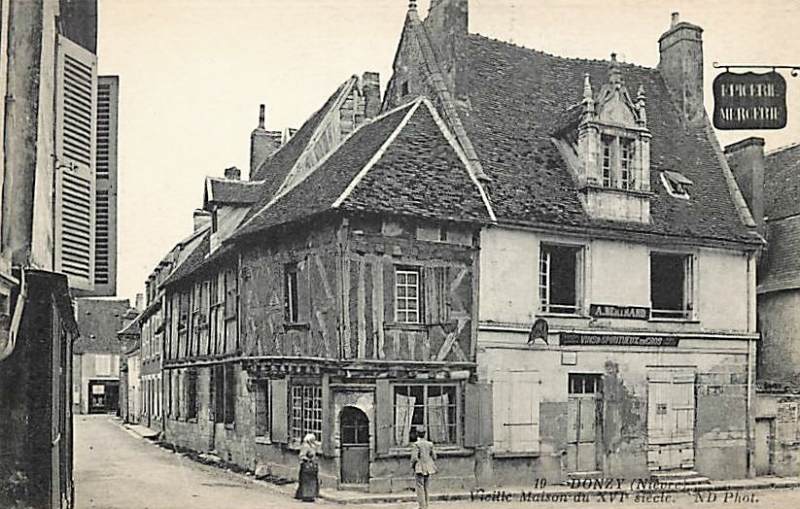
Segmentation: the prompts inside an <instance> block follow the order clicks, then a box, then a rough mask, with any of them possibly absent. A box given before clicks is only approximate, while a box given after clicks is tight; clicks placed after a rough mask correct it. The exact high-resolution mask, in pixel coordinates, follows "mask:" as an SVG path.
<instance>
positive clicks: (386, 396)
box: [375, 378, 394, 454]
mask: <svg viewBox="0 0 800 509" xmlns="http://www.w3.org/2000/svg"><path fill="white" fill-rule="evenodd" d="M392 403H393V401H392V386H391V385H389V380H387V379H383V378H379V379H377V380H375V449H376V451H377V453H378V454H385V453H387V452H389V448H390V447H391V446H392V435H393V433H392V430H393V428H394V427H393V414H394V405H393V404H392Z"/></svg>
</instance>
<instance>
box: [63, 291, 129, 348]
mask: <svg viewBox="0 0 800 509" xmlns="http://www.w3.org/2000/svg"><path fill="white" fill-rule="evenodd" d="M129 309H130V303H129V302H128V299H99V298H80V299H76V300H75V318H76V321H77V323H78V330H79V331H80V337H78V338H77V339H76V340H75V342H74V343H73V346H72V350H73V352H74V353H121V351H122V346H123V343H121V342H120V340H119V339H118V338H117V331H118V330H119V329H121V328H122V326H123V324H124V323H125V319H126V317H127V313H128V310H129Z"/></svg>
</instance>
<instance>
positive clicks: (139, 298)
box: [136, 293, 144, 313]
mask: <svg viewBox="0 0 800 509" xmlns="http://www.w3.org/2000/svg"><path fill="white" fill-rule="evenodd" d="M136 311H138V312H140V313H141V312H142V311H144V294H143V293H137V294H136Z"/></svg>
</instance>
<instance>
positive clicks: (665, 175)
mask: <svg viewBox="0 0 800 509" xmlns="http://www.w3.org/2000/svg"><path fill="white" fill-rule="evenodd" d="M661 184H663V186H664V189H666V190H667V193H668V194H669V195H670V196H672V197H673V198H681V199H683V200H688V199H689V186H691V185H692V181H691V180H689V179H688V178H686V177H685V176H684V175H683V174H682V173H678V172H677V171H670V170H664V171H662V172H661Z"/></svg>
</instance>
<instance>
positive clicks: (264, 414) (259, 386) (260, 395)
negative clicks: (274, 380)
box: [253, 380, 272, 443]
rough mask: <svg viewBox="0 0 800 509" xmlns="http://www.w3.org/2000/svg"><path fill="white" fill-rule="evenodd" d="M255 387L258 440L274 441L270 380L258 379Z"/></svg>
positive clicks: (255, 421)
mask: <svg viewBox="0 0 800 509" xmlns="http://www.w3.org/2000/svg"><path fill="white" fill-rule="evenodd" d="M253 388H254V389H255V393H254V394H255V414H254V416H253V417H254V423H255V437H256V440H257V441H259V440H260V441H262V442H266V443H271V441H272V400H271V398H272V391H271V390H270V381H269V380H256V381H255V382H254V383H253ZM262 410H263V411H262Z"/></svg>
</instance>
